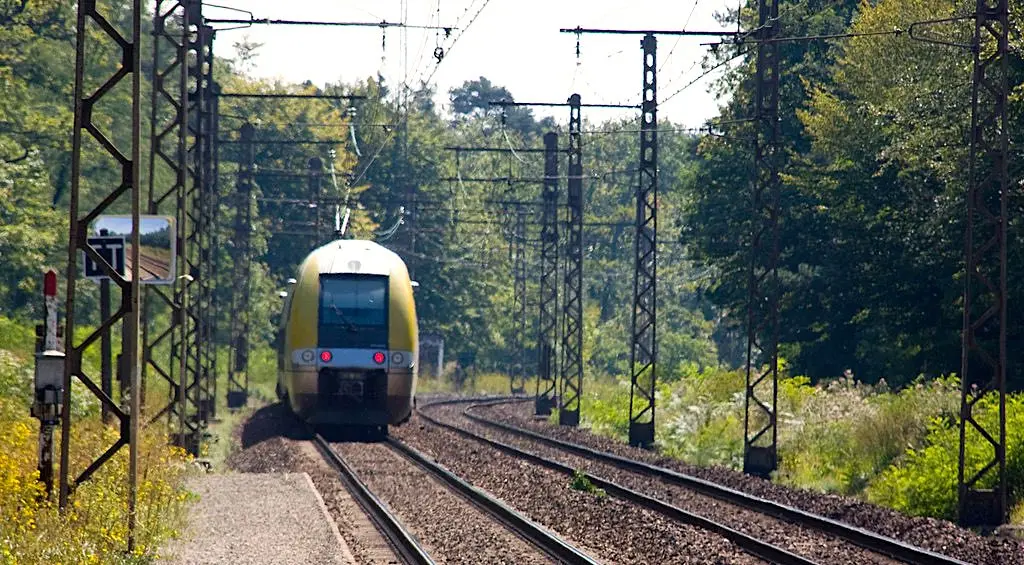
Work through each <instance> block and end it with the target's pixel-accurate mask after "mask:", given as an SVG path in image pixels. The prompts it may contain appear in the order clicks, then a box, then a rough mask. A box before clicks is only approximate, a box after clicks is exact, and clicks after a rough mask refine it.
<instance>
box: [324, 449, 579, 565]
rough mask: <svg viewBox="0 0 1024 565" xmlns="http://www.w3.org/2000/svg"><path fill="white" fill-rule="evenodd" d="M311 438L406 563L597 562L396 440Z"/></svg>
mask: <svg viewBox="0 0 1024 565" xmlns="http://www.w3.org/2000/svg"><path fill="white" fill-rule="evenodd" d="M315 441H316V443H317V446H318V448H319V449H320V450H321V452H323V453H324V454H325V455H326V456H327V457H328V458H329V459H331V460H332V462H334V463H336V466H338V465H342V466H344V468H342V467H340V466H339V467H338V468H339V470H341V471H342V473H343V474H345V475H347V476H349V477H350V479H351V481H354V483H355V485H352V486H353V488H355V491H354V494H355V495H356V496H357V498H358V499H359V501H360V503H361V505H363V507H364V510H366V511H367V513H369V514H370V515H371V516H372V517H373V519H374V521H375V522H376V524H377V526H378V528H380V529H381V530H382V532H384V533H385V535H386V536H387V537H388V538H389V540H390V541H391V543H392V545H393V546H395V548H396V550H398V552H399V554H400V555H401V558H402V559H403V560H404V561H405V562H407V563H434V562H438V563H441V562H445V563H459V562H462V563H481V562H487V563H517V564H518V563H551V562H559V563H579V564H592V563H597V561H595V560H594V559H592V558H590V557H589V556H587V555H586V554H584V553H583V552H581V551H579V550H578V549H576V548H574V547H572V546H571V545H569V544H568V543H566V542H565V541H563V540H561V539H560V538H559V537H558V536H556V535H554V534H552V533H551V532H549V531H547V530H545V529H544V528H542V527H540V526H538V525H536V524H535V523H533V522H532V521H530V520H529V519H528V518H526V517H524V516H522V515H520V514H518V513H517V512H515V511H514V510H512V509H510V508H509V507H507V506H506V505H504V504H503V503H501V502H500V501H498V500H496V499H495V498H493V497H491V496H490V495H488V494H487V493H486V492H483V491H481V490H479V489H477V488H474V487H473V486H471V485H469V484H468V483H466V482H465V481H463V480H461V479H459V478H458V477H456V476H455V475H454V474H452V473H450V472H449V471H448V470H447V469H445V468H444V467H441V466H440V465H438V464H437V463H436V462H434V461H432V460H430V459H429V458H428V457H426V456H425V455H423V454H421V453H420V452H418V451H417V450H415V449H413V448H411V447H409V446H407V445H405V444H403V443H402V442H400V441H397V440H394V439H389V440H387V441H386V442H382V443H333V442H328V441H327V440H325V439H324V438H323V437H321V436H319V435H317V436H316V437H315ZM346 482H349V481H348V480H347V481H346ZM350 484H351V483H350ZM356 491H365V494H359V493H358V492H356Z"/></svg>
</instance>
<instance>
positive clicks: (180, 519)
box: [0, 318, 194, 565]
mask: <svg viewBox="0 0 1024 565" xmlns="http://www.w3.org/2000/svg"><path fill="white" fill-rule="evenodd" d="M33 343H34V335H33V332H32V331H31V330H30V329H29V328H28V327H26V326H23V325H19V324H17V323H15V322H12V321H11V320H8V319H5V318H0V430H2V431H3V432H2V433H0V563H2V564H4V565H8V564H11V565H14V564H35V563H47V564H55V565H56V564H65V565H71V564H76V565H77V564H82V563H116V564H122V563H124V564H127V563H132V564H134V563H150V562H152V561H154V560H155V558H156V557H157V553H158V548H159V547H160V546H162V545H163V543H164V542H165V541H166V540H167V539H169V538H170V537H173V536H175V535H177V533H178V531H179V530H180V529H181V528H182V527H183V526H184V510H185V507H186V504H187V503H188V501H189V499H190V495H189V493H188V492H187V490H185V487H184V483H185V479H186V477H187V476H188V475H189V474H190V473H192V472H194V471H193V470H194V465H192V464H191V463H190V462H189V459H188V458H187V457H186V456H185V454H184V453H183V452H182V451H181V450H178V449H174V448H170V447H168V446H167V441H166V437H164V436H163V434H162V429H155V428H159V426H155V427H154V428H151V429H148V430H146V431H144V432H143V434H142V440H141V445H140V448H139V491H138V514H137V516H138V529H137V531H136V540H137V544H136V550H135V552H134V553H133V554H131V555H126V554H125V549H126V547H127V546H126V542H127V511H128V509H127V504H126V501H127V488H128V481H127V474H128V453H127V448H122V449H121V450H120V451H119V452H118V454H117V455H116V456H115V457H114V458H113V459H111V460H110V461H109V462H108V463H107V464H106V465H104V466H103V467H102V468H101V469H100V470H99V471H98V472H97V473H96V474H95V475H94V476H93V478H92V479H91V480H89V481H87V482H85V483H83V484H82V485H81V486H79V487H78V489H77V490H76V491H75V493H74V494H73V496H72V498H71V505H70V507H69V508H68V509H67V511H66V512H65V513H64V514H63V515H61V514H60V513H59V512H58V511H57V508H56V501H55V500H46V498H45V497H44V496H43V490H42V487H41V485H40V483H39V482H38V472H37V470H36V464H37V449H38V443H37V442H38V429H39V424H38V421H37V420H35V419H34V418H32V417H31V416H30V415H29V407H30V405H31V398H32V370H33V360H32V352H33ZM86 362H87V363H89V360H88V359H86ZM89 396H90V395H89V394H88V391H86V390H84V388H82V389H79V388H78V387H76V389H75V393H74V395H73V396H72V398H73V399H74V400H75V403H74V405H73V407H72V412H73V414H74V417H75V426H74V438H73V443H72V445H73V450H72V452H71V456H72V457H71V458H72V467H71V468H72V470H73V472H74V471H78V472H80V471H81V470H82V469H84V468H85V466H86V465H87V464H88V462H89V461H90V460H91V459H92V458H93V457H95V456H97V455H99V454H100V453H102V452H103V451H104V450H105V449H106V448H107V447H108V446H109V445H111V444H112V443H113V442H114V441H115V440H116V439H117V432H116V430H115V429H114V428H112V427H107V426H103V425H102V424H101V423H100V421H99V420H100V419H99V406H98V405H97V404H96V403H95V402H90V401H89V399H88V398H89ZM56 441H57V442H58V445H59V441H60V437H59V430H58V434H57V438H56ZM55 463H56V462H55ZM55 466H56V465H55ZM55 473H56V469H55ZM55 490H56V489H55ZM55 498H56V493H54V499H55Z"/></svg>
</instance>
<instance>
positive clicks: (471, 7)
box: [204, 0, 731, 127]
mask: <svg viewBox="0 0 1024 565" xmlns="http://www.w3.org/2000/svg"><path fill="white" fill-rule="evenodd" d="M727 1H728V0H697V1H696V2H695V1H694V0H683V1H678V0H676V1H672V0H631V1H624V0H618V1H616V0H408V8H407V12H408V18H407V21H408V22H409V23H410V24H421V25H422V24H427V25H434V24H436V23H437V21H438V17H437V7H438V4H440V22H441V24H442V25H457V26H458V27H460V28H463V29H462V30H457V31H453V32H452V38H455V37H456V36H458V35H459V34H460V33H464V35H462V36H461V37H460V38H459V39H458V40H457V42H456V43H455V44H454V46H453V47H452V48H451V49H450V50H449V51H448V53H447V54H446V56H445V58H444V60H443V61H442V63H441V64H440V65H437V64H436V61H435V60H434V58H433V51H434V47H435V45H436V43H437V40H438V37H437V32H434V31H429V30H406V31H404V32H403V30H402V29H398V28H391V29H388V30H387V32H386V35H385V36H384V40H385V41H384V43H385V49H384V50H382V46H381V40H382V32H381V29H380V28H379V27H373V28H353V27H345V28H342V27H305V26H302V27H300V26H254V27H252V28H250V29H244V30H234V31H222V32H220V33H218V35H217V43H216V44H215V51H216V52H217V53H218V54H219V55H220V56H221V57H231V56H233V54H234V50H233V47H232V44H233V43H234V42H236V41H239V40H241V39H243V38H246V37H248V39H249V40H251V41H256V42H260V43H264V44H265V45H264V47H263V48H262V49H260V51H259V56H258V58H257V60H256V67H255V69H253V73H254V74H256V75H257V76H261V77H268V78H273V77H280V78H283V79H285V80H288V81H302V80H307V79H308V80H311V81H313V82H314V83H315V84H318V85H322V84H323V83H325V82H336V81H339V80H342V81H345V82H351V81H354V80H360V79H363V78H365V77H367V76H371V75H376V74H377V73H378V71H380V72H382V74H383V75H384V76H385V78H386V80H389V81H390V82H391V85H392V86H396V85H398V84H400V83H401V82H402V80H403V76H405V74H406V73H407V74H408V80H409V82H410V84H413V85H415V84H418V81H417V80H416V79H418V78H419V79H422V78H426V77H427V76H429V75H431V73H433V78H432V80H431V82H432V83H433V85H434V86H435V87H436V89H437V91H438V93H439V94H438V102H439V103H440V104H442V105H445V106H446V104H447V91H448V89H450V88H452V87H453V86H458V85H460V84H462V82H463V81H464V80H467V79H473V78H476V77H479V76H485V77H487V78H488V79H490V80H491V81H492V82H493V83H495V84H498V85H501V86H504V87H506V88H508V89H509V91H511V92H512V94H513V96H515V98H516V100H517V101H528V102H551V101H557V102H561V101H565V99H566V98H568V96H569V95H570V94H572V93H573V92H579V93H580V95H581V96H582V98H583V102H585V103H586V102H590V103H616V104H618V103H629V104H636V103H639V96H640V94H639V93H640V87H641V79H642V74H641V73H642V71H641V63H642V61H641V51H640V39H641V36H633V35H583V36H582V37H581V43H580V50H581V55H580V57H579V59H577V57H576V36H575V34H566V33H559V31H558V30H559V28H563V27H564V28H573V27H576V26H582V27H592V28H625V29H652V28H653V29H682V28H683V26H684V24H685V26H686V29H688V30H717V29H720V26H719V25H718V24H717V22H715V20H714V17H713V16H714V13H715V12H716V11H723V10H724V9H725V6H726V2H727ZM216 3H218V4H221V5H224V6H231V7H238V8H241V7H243V6H244V8H245V10H248V11H249V12H252V14H253V16H254V17H256V18H258V19H261V18H270V19H289V20H317V21H366V22H379V21H381V20H387V21H389V22H398V21H401V20H402V0H288V1H281V0H217V2H216ZM730 5H731V4H730ZM481 7H483V10H482V11H480V12H479V15H478V16H477V18H476V20H475V21H473V23H472V24H471V25H469V24H470V20H471V19H472V17H473V15H474V14H476V13H477V12H478V11H479V10H480V8H481ZM691 11H692V15H691ZM204 15H205V16H206V17H208V18H217V17H224V18H238V17H243V18H244V17H247V16H246V15H245V14H240V13H237V12H233V11H228V10H224V9H218V8H214V7H212V6H211V5H210V4H207V5H206V6H205V7H204ZM467 25H469V27H467ZM218 27H224V26H218ZM403 40H404V41H403ZM441 40H442V44H443V45H444V46H445V47H446V48H447V47H448V46H449V45H450V44H451V41H452V39H448V40H447V41H445V40H444V39H443V35H442V36H441ZM711 40H712V39H710V38H697V37H684V38H677V37H670V36H662V37H659V38H658V68H659V74H658V99H659V102H662V103H661V104H660V105H659V118H660V119H670V120H672V121H674V122H676V123H681V124H684V125H686V126H688V127H696V126H699V125H700V124H701V123H702V122H703V121H704V120H705V119H707V118H710V117H712V116H714V115H715V114H716V113H717V107H718V105H719V104H720V103H721V102H722V101H716V100H715V99H714V96H713V95H712V94H710V93H708V85H709V80H711V79H713V78H714V77H717V76H718V73H714V74H712V75H711V76H709V77H708V78H707V79H705V80H701V81H700V82H697V83H696V84H694V85H692V86H690V87H688V88H686V89H685V90H683V91H682V92H680V93H679V94H677V95H675V96H672V98H671V99H670V100H667V101H666V99H667V98H668V97H669V96H670V95H672V94H673V93H675V92H676V91H677V90H679V89H680V88H681V87H683V86H684V85H685V84H687V83H688V82H690V81H691V80H692V79H694V78H696V77H698V76H699V75H700V74H701V73H702V72H703V71H702V69H701V67H700V65H699V61H700V59H701V58H702V56H703V54H704V53H705V52H706V47H702V46H701V45H700V43H701V42H707V41H711ZM406 49H407V50H408V61H407V62H404V61H403V52H404V51H405V50H406ZM382 55H383V58H382ZM435 67H436V72H435ZM552 110H553V111H552ZM534 113H535V114H537V115H540V116H543V115H554V116H555V118H556V119H557V120H558V121H560V122H561V121H565V118H566V117H567V116H566V115H565V114H567V113H568V111H567V110H564V109H557V108H556V109H534ZM584 115H585V117H586V119H588V120H590V121H603V119H605V118H612V117H617V116H626V115H635V111H634V112H631V111H625V113H623V112H622V111H618V110H585V114H584Z"/></svg>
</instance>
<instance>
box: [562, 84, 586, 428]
mask: <svg viewBox="0 0 1024 565" xmlns="http://www.w3.org/2000/svg"><path fill="white" fill-rule="evenodd" d="M582 123H583V120H582V117H581V115H580V95H579V94H573V95H572V96H570V97H569V171H568V173H569V178H568V197H567V200H566V232H567V233H566V248H565V280H564V283H565V284H564V287H563V288H564V291H563V299H562V305H563V311H562V382H561V390H560V394H559V402H560V409H559V411H558V423H559V424H561V425H563V426H578V425H579V423H580V400H581V395H582V394H583V135H582Z"/></svg>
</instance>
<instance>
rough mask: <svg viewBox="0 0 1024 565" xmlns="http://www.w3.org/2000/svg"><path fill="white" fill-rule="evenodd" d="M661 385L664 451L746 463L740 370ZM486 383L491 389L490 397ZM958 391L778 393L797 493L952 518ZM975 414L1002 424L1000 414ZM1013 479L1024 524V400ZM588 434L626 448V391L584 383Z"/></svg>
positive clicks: (808, 387)
mask: <svg viewBox="0 0 1024 565" xmlns="http://www.w3.org/2000/svg"><path fill="white" fill-rule="evenodd" d="M671 377H672V378H671V379H663V380H662V382H661V383H659V385H658V390H657V403H658V421H657V438H658V446H657V447H658V449H659V450H660V451H661V452H662V453H663V454H665V455H668V456H671V457H675V458H678V459H681V460H683V461H686V462H689V463H692V464H695V465H704V466H707V465H719V466H724V467H728V468H732V469H737V470H738V469H740V468H742V463H743V415H744V414H743V408H744V394H743V391H744V383H745V376H744V373H743V371H742V370H737V371H726V370H722V369H706V370H704V371H700V370H697V369H696V367H691V368H688V369H684V370H683V371H682V374H680V375H672V376H671ZM481 384H482V385H483V386H481ZM959 386H960V385H959V380H958V379H957V378H955V377H942V378H938V379H934V380H928V381H925V380H923V379H920V380H918V381H916V382H915V383H913V384H912V385H911V386H908V387H906V388H904V389H902V390H893V389H891V388H890V387H888V386H887V385H886V384H885V382H884V381H883V382H880V383H879V384H877V385H867V384H864V383H861V382H858V381H857V380H855V379H854V378H853V377H851V376H847V377H842V378H838V379H834V380H829V381H824V382H820V383H817V384H812V383H811V382H810V380H809V379H807V378H805V377H789V376H784V377H782V378H781V379H780V382H779V451H780V458H781V463H780V468H779V470H778V471H777V472H776V474H775V477H774V479H775V480H776V481H777V482H780V483H782V484H786V485H789V486H794V487H800V488H807V489H813V490H818V491H822V492H829V493H836V494H843V495H848V496H854V497H857V498H861V499H864V500H867V501H870V502H874V503H877V504H881V505H883V506H888V507H890V508H894V509H897V510H900V511H902V512H905V513H907V514H911V515H915V516H932V517H936V518H945V519H950V520H952V519H955V517H956V496H957V495H956V477H957V461H958V451H959V427H958V425H957V414H958V413H959V403H960V392H959ZM419 388H420V391H433V390H443V391H446V392H452V391H455V390H454V388H455V387H454V385H453V384H452V383H451V382H450V381H447V380H444V379H442V380H440V381H438V380H437V379H422V378H421V380H420V387H419ZM507 390H508V379H507V377H505V376H501V375H486V376H482V377H480V378H478V380H477V381H476V382H473V381H469V382H467V383H466V384H465V385H464V386H463V389H462V390H461V391H459V392H464V393H467V394H469V393H484V392H486V393H503V392H505V391H507ZM975 410H976V414H977V415H978V417H979V418H980V419H981V420H983V421H990V422H992V423H993V425H994V422H995V418H997V417H998V412H997V405H996V404H995V403H994V402H985V403H981V404H979V405H978V406H977V408H976V409H975ZM1006 414H1007V425H1006V428H1007V471H1008V474H1009V480H1010V486H1011V500H1012V502H1013V508H1014V509H1013V513H1012V516H1011V517H1012V519H1013V521H1014V522H1017V523H1020V522H1024V395H1022V394H1012V395H1009V396H1008V399H1007V407H1006ZM582 418H583V426H585V427H589V428H590V429H591V430H592V431H593V432H594V433H597V434H600V435H605V436H610V437H615V438H617V439H619V440H621V441H623V442H625V441H626V439H627V435H628V430H629V381H628V380H627V379H614V378H611V377H605V378H600V377H592V376H590V375H588V376H587V378H586V380H585V381H584V395H583V407H582ZM969 438H970V441H969V442H968V449H967V454H968V462H969V466H971V467H973V468H976V469H977V468H980V467H981V466H982V465H983V464H984V461H985V458H986V457H987V456H990V455H991V449H990V448H989V447H988V446H987V444H986V443H984V440H982V439H981V437H980V436H978V435H976V434H975V435H973V436H969Z"/></svg>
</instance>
